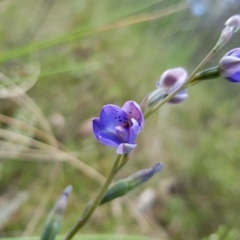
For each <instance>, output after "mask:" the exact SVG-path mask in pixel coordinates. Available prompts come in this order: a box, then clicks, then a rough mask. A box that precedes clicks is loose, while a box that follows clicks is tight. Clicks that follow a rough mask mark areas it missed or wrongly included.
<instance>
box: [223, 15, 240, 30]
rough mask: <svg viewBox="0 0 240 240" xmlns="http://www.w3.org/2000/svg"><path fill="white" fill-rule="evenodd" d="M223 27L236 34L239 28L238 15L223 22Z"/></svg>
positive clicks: (239, 18)
mask: <svg viewBox="0 0 240 240" xmlns="http://www.w3.org/2000/svg"><path fill="white" fill-rule="evenodd" d="M225 26H227V27H230V28H231V29H232V31H233V32H237V31H238V30H239V28H240V15H234V16H232V17H230V18H229V19H228V20H227V21H226V22H225Z"/></svg>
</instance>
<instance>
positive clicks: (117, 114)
mask: <svg viewBox="0 0 240 240" xmlns="http://www.w3.org/2000/svg"><path fill="white" fill-rule="evenodd" d="M100 121H101V124H102V126H103V127H104V128H106V129H108V131H111V132H113V133H115V127H116V126H119V125H121V124H122V123H123V122H128V116H127V114H126V112H125V111H124V110H123V109H121V108H120V107H118V106H115V105H111V104H108V105H105V106H103V108H102V111H101V113H100Z"/></svg>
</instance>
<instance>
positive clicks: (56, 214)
mask: <svg viewBox="0 0 240 240" xmlns="http://www.w3.org/2000/svg"><path fill="white" fill-rule="evenodd" d="M71 191H72V186H70V185H69V186H67V187H66V188H65V189H64V191H63V192H62V194H61V196H60V197H59V198H58V200H57V202H56V204H55V206H54V208H53V210H52V212H51V213H50V214H49V216H48V218H47V221H46V222H45V225H44V228H43V231H42V235H41V240H53V239H55V237H56V235H57V234H58V232H59V229H60V227H61V222H62V219H63V216H64V212H65V209H66V206H67V202H68V197H69V194H70V193H71Z"/></svg>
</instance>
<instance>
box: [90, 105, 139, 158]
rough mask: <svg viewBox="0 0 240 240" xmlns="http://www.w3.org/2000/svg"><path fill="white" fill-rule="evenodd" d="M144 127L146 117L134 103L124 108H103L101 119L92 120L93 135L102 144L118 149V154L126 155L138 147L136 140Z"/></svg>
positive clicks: (113, 106)
mask: <svg viewBox="0 0 240 240" xmlns="http://www.w3.org/2000/svg"><path fill="white" fill-rule="evenodd" d="M143 127H144V116H143V114H142V111H141V108H140V106H139V105H138V104H137V103H136V102H134V101H128V102H126V103H125V104H124V105H123V106H122V107H118V106H115V105H112V104H108V105H105V106H103V108H102V110H101V112H100V116H99V118H94V119H93V120H92V128H93V133H94V135H95V137H96V139H97V140H98V141H99V142H101V143H102V144H104V145H106V146H109V147H114V148H117V150H116V153H117V154H126V153H129V152H131V150H132V149H133V148H135V147H136V143H135V139H136V137H137V135H138V134H139V133H140V132H141V131H142V129H143Z"/></svg>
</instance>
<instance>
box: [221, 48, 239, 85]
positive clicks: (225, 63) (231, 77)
mask: <svg viewBox="0 0 240 240" xmlns="http://www.w3.org/2000/svg"><path fill="white" fill-rule="evenodd" d="M239 61H240V48H235V49H232V50H231V51H229V52H227V53H226V54H225V55H224V56H223V58H222V59H221V60H220V62H219V67H220V69H221V71H222V76H223V77H224V78H226V79H227V80H228V81H230V82H235V83H239V82H240V63H239Z"/></svg>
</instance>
